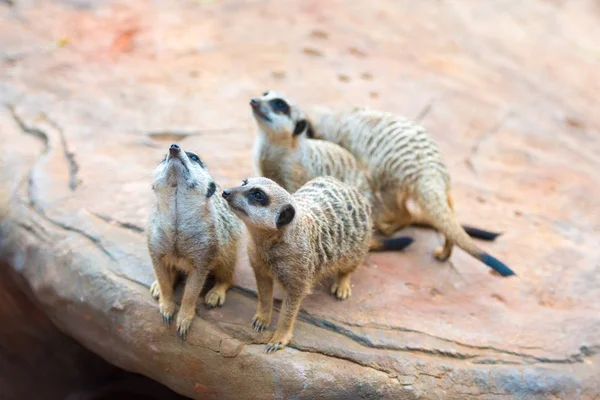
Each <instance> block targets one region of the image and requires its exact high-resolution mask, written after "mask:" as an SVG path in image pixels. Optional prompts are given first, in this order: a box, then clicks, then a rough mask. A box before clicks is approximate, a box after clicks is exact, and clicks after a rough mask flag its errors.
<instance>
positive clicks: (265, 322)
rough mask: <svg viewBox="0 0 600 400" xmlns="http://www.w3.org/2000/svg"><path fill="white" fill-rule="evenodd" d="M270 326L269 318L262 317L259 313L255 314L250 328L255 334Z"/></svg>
mask: <svg viewBox="0 0 600 400" xmlns="http://www.w3.org/2000/svg"><path fill="white" fill-rule="evenodd" d="M270 324H271V318H267V317H265V316H263V315H262V314H261V313H256V315H254V318H253V319H252V327H253V328H254V331H255V332H262V331H264V330H265V329H266V328H268V327H269V325H270Z"/></svg>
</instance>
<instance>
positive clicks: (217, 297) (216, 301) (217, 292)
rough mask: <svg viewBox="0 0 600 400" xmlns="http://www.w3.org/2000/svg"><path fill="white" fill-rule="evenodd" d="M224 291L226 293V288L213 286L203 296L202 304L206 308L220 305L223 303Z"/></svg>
mask: <svg viewBox="0 0 600 400" xmlns="http://www.w3.org/2000/svg"><path fill="white" fill-rule="evenodd" d="M225 293H227V288H224V287H222V286H215V287H214V288H212V289H210V291H209V292H208V293H206V296H204V304H206V306H207V307H208V308H213V307H217V306H222V305H223V303H225Z"/></svg>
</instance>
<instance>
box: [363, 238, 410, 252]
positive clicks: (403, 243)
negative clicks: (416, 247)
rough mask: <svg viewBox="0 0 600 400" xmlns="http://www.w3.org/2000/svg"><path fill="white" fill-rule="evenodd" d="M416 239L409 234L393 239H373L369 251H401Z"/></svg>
mask: <svg viewBox="0 0 600 400" xmlns="http://www.w3.org/2000/svg"><path fill="white" fill-rule="evenodd" d="M412 242H414V239H413V238H411V237H408V236H400V237H397V238H392V239H377V238H372V239H371V245H370V246H369V251H372V252H376V251H401V250H404V249H405V248H407V247H408V246H410V245H411V244H412Z"/></svg>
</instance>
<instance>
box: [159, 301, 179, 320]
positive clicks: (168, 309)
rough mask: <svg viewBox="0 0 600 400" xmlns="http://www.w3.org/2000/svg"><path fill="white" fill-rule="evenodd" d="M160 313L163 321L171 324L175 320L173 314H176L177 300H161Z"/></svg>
mask: <svg viewBox="0 0 600 400" xmlns="http://www.w3.org/2000/svg"><path fill="white" fill-rule="evenodd" d="M158 304H159V306H160V313H161V314H162V318H163V322H164V323H165V324H167V325H171V321H173V314H175V302H173V301H162V299H161V300H160V301H159V303H158Z"/></svg>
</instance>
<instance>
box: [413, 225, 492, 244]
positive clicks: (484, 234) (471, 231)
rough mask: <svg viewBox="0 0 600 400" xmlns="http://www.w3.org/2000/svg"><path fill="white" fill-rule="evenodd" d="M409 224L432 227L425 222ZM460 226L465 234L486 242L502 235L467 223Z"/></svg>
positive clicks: (425, 227) (426, 227) (418, 226)
mask: <svg viewBox="0 0 600 400" xmlns="http://www.w3.org/2000/svg"><path fill="white" fill-rule="evenodd" d="M411 225H412V226H416V227H417V228H424V229H433V227H432V226H430V225H428V224H425V223H413V224H411ZM462 227H463V229H464V230H465V232H467V235H469V236H471V237H472V238H474V239H479V240H485V241H486V242H493V241H494V240H496V238H497V237H498V236H500V235H502V233H500V232H491V231H486V230H484V229H480V228H475V227H473V226H469V225H463V226H462Z"/></svg>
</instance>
